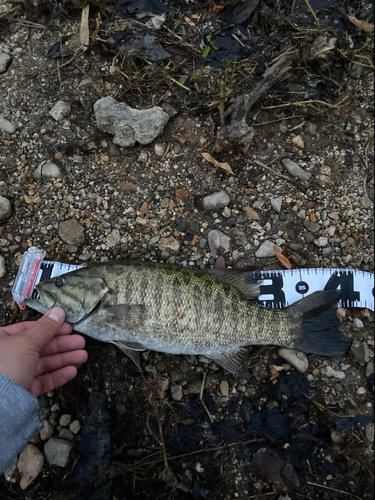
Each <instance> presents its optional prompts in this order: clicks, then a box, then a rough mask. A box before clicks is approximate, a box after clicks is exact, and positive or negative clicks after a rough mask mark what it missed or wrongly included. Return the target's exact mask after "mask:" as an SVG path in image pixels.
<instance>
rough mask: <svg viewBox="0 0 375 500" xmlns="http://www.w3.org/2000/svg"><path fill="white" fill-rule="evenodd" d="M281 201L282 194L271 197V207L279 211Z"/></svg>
mask: <svg viewBox="0 0 375 500" xmlns="http://www.w3.org/2000/svg"><path fill="white" fill-rule="evenodd" d="M282 203H283V198H282V196H279V197H278V198H271V207H272V208H273V209H274V210H275V212H279V213H280V212H281V205H282Z"/></svg>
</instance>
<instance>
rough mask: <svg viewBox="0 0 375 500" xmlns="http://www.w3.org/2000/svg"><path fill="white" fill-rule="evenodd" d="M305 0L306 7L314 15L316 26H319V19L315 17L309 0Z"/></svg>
mask: <svg viewBox="0 0 375 500" xmlns="http://www.w3.org/2000/svg"><path fill="white" fill-rule="evenodd" d="M305 2H306V5H307V6H308V8H309V9H310V12H311V14H312V15H313V16H314V19H315V22H316V25H317V26H318V28H320V23H319V19H318V18H317V17H316V14H315V12H314V9H313V8H312V7H311V5H310V2H309V0H305Z"/></svg>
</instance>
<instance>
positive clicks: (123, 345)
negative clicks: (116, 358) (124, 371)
mask: <svg viewBox="0 0 375 500" xmlns="http://www.w3.org/2000/svg"><path fill="white" fill-rule="evenodd" d="M111 344H114V345H115V346H116V347H118V348H119V349H120V351H122V352H124V353H125V354H126V355H127V356H129V358H130V359H131V360H132V361H133V362H134V364H135V365H136V367H137V368H138V370H139V371H140V372H141V371H142V367H141V359H140V356H139V351H145V348H144V347H143V346H142V345H141V344H138V343H137V342H128V343H127V342H122V341H121V340H112V341H111Z"/></svg>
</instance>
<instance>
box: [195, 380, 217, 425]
mask: <svg viewBox="0 0 375 500" xmlns="http://www.w3.org/2000/svg"><path fill="white" fill-rule="evenodd" d="M206 375H207V372H204V375H203V380H202V385H201V392H200V394H199V399H200V401H201V403H202V406H203V408H204V409H205V410H206V413H207V415H208V418H209V419H210V421H211V424H213V422H214V419H213V418H212V415H211V413H210V412H209V411H208V408H207V406H206V404H205V402H204V401H203V391H204V383H205V382H206Z"/></svg>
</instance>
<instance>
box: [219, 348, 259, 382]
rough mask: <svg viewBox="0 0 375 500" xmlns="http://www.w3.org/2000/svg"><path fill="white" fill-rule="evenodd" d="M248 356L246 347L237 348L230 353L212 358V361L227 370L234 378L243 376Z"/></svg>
mask: <svg viewBox="0 0 375 500" xmlns="http://www.w3.org/2000/svg"><path fill="white" fill-rule="evenodd" d="M249 358H250V355H249V351H248V350H247V349H246V347H239V348H237V349H234V350H233V351H230V352H223V353H222V354H219V355H216V356H212V359H213V360H214V361H215V362H216V363H217V364H218V365H220V366H222V367H223V368H225V369H226V370H228V372H230V373H232V374H233V375H234V376H239V375H241V376H245V374H246V365H247V363H248V361H249Z"/></svg>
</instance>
